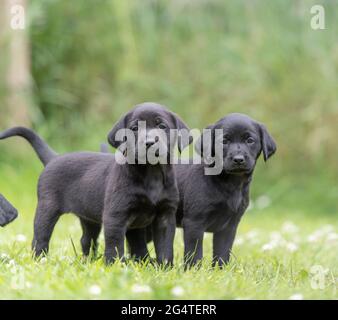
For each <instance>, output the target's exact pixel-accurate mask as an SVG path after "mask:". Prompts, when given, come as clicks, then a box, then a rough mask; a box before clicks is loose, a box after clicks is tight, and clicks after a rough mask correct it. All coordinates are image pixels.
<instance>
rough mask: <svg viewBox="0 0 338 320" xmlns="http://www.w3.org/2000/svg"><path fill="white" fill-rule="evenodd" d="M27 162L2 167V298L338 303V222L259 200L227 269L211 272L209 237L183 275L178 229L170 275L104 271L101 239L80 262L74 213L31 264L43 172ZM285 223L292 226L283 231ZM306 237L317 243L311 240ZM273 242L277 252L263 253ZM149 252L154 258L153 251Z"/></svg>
mask: <svg viewBox="0 0 338 320" xmlns="http://www.w3.org/2000/svg"><path fill="white" fill-rule="evenodd" d="M29 159H30V158H29ZM32 163H34V165H33V164H32V165H30V164H29V162H28V161H27V162H26V161H25V162H22V163H21V164H20V162H19V163H18V164H15V165H14V164H10V163H9V162H3V163H2V164H1V170H0V175H1V179H0V190H1V192H2V193H3V194H4V195H5V196H6V197H7V198H8V199H9V200H10V201H11V202H12V203H13V204H15V206H16V207H17V208H18V209H19V211H20V216H19V218H18V219H17V220H16V221H15V222H13V223H12V224H11V225H9V226H7V227H6V228H4V229H1V230H0V257H1V258H0V299H100V298H103V299H148V298H149V299H172V298H179V299H181V298H182V299H288V298H290V297H291V296H293V295H295V294H301V295H302V296H303V298H304V299H324V298H325V299H337V298H338V295H337V281H338V280H337V277H338V270H337V266H338V255H337V252H338V250H337V249H338V240H337V239H334V237H335V236H337V230H338V223H337V219H336V216H335V215H332V214H331V215H330V214H322V213H321V212H320V211H318V212H311V213H307V210H306V209H304V210H299V209H294V208H292V207H286V206H285V207H284V208H283V207H281V206H277V204H276V203H275V202H274V199H273V198H272V203H271V204H270V205H269V204H268V203H267V201H266V199H264V197H263V198H260V200H257V199H254V200H255V201H254V204H255V206H254V207H253V209H251V210H249V211H248V212H247V213H246V214H245V216H244V218H243V220H242V223H241V225H240V228H239V232H238V236H237V242H236V244H235V246H234V250H233V257H232V260H231V263H230V264H229V265H228V266H227V267H226V268H225V269H224V270H217V269H216V270H215V269H212V268H211V267H210V258H211V236H210V235H206V238H205V239H206V240H205V250H204V251H205V261H204V264H203V266H202V267H201V268H200V269H193V270H190V271H187V272H185V271H184V270H183V265H182V253H183V241H182V233H181V231H180V230H178V232H177V235H176V239H175V267H174V268H173V269H171V270H163V269H161V268H158V267H154V266H152V265H150V264H147V263H145V264H143V265H142V264H133V263H128V264H127V265H123V264H116V265H114V266H110V267H106V266H105V265H104V263H103V259H102V251H103V247H104V243H103V239H102V236H101V238H100V250H99V257H98V259H97V260H95V261H92V262H88V261H84V260H83V259H82V258H81V250H80V245H79V239H80V236H81V230H80V225H79V222H78V221H77V219H76V218H75V216H72V215H65V216H64V217H62V218H61V219H60V221H59V223H58V224H57V226H56V229H55V232H54V234H53V238H52V242H51V250H50V255H49V256H48V257H47V258H46V259H42V260H40V261H34V260H33V259H32V258H31V252H30V241H31V239H32V231H33V230H32V229H33V228H32V224H33V223H32V222H33V216H34V210H35V205H36V191H35V189H36V181H37V176H38V172H39V170H40V168H39V167H38V166H37V165H35V163H38V162H37V161H36V162H32ZM264 202H265V203H264ZM305 206H306V204H305V203H304V207H305ZM287 221H292V222H293V224H294V225H295V226H296V227H297V228H296V229H295V228H294V227H292V225H291V227H288V228H287V227H286V226H285V223H286V222H287ZM285 229H286V230H285ZM294 229H295V230H294ZM276 232H277V233H276ZM310 235H314V236H313V237H312V238H315V239H314V240H316V241H314V242H311V241H309V239H308V238H309V236H310ZM280 236H281V237H282V238H283V239H285V241H284V240H280ZM271 239H276V240H275V243H277V244H278V246H277V247H275V248H273V249H272V250H266V251H264V250H263V246H264V245H266V244H267V243H271V241H272V240H271ZM72 242H73V243H74V245H75V248H73V245H72ZM290 243H291V244H290ZM294 245H295V246H296V250H295V251H293V252H292V251H290V249H293V247H294ZM265 247H266V246H265ZM150 250H151V253H152V255H154V250H153V248H152V247H150ZM316 265H319V266H322V268H323V269H325V270H326V269H327V273H326V274H325V275H324V288H323V289H316V288H313V286H312V285H311V283H312V284H313V283H314V282H315V280H316V275H314V274H312V273H311V271H313V270H312V267H313V266H316ZM317 277H318V274H317ZM175 292H176V295H175ZM177 292H178V294H177Z"/></svg>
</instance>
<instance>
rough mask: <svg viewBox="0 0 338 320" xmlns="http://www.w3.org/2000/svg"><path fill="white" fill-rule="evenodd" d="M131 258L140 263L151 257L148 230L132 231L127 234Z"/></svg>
mask: <svg viewBox="0 0 338 320" xmlns="http://www.w3.org/2000/svg"><path fill="white" fill-rule="evenodd" d="M126 237H127V241H128V247H129V252H130V256H131V257H132V258H135V260H137V261H140V260H144V259H146V258H147V257H149V252H148V249H147V243H146V229H145V228H143V229H131V230H128V231H127V232H126Z"/></svg>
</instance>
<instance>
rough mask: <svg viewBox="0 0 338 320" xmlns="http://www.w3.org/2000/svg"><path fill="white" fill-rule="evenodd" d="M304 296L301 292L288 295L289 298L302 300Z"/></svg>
mask: <svg viewBox="0 0 338 320" xmlns="http://www.w3.org/2000/svg"><path fill="white" fill-rule="evenodd" d="M303 299H304V297H303V295H302V294H301V293H295V294H293V295H292V296H290V297H289V300H303Z"/></svg>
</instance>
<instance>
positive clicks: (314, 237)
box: [307, 233, 321, 243]
mask: <svg viewBox="0 0 338 320" xmlns="http://www.w3.org/2000/svg"><path fill="white" fill-rule="evenodd" d="M320 238H321V236H320V235H319V234H318V233H312V234H310V235H309V236H308V237H307V241H308V242H311V243H313V242H318V241H319V240H320Z"/></svg>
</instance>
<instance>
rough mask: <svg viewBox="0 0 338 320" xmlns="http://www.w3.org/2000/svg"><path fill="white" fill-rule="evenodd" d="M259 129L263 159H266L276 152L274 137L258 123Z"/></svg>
mask: <svg viewBox="0 0 338 320" xmlns="http://www.w3.org/2000/svg"><path fill="white" fill-rule="evenodd" d="M259 131H260V137H261V146H262V152H263V156H264V161H267V160H268V159H269V158H270V157H271V156H272V155H273V154H274V153H275V152H276V150H277V146H276V143H275V141H274V139H273V138H272V136H271V135H270V133H269V132H268V130H267V129H266V127H265V126H264V125H263V124H259Z"/></svg>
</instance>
